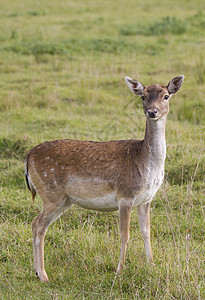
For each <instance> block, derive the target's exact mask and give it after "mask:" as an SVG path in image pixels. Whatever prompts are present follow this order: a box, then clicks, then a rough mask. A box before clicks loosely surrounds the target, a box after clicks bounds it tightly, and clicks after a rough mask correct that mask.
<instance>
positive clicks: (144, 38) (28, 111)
mask: <svg viewBox="0 0 205 300" xmlns="http://www.w3.org/2000/svg"><path fill="white" fill-rule="evenodd" d="M204 11H205V3H204V1H202V0H196V1H186V0H181V1H176V0H173V1H171V2H167V1H163V0H152V1H151V0H145V1H138V2H136V1H134V0H129V1H122V0H119V1H108V0H104V1H97V2H96V1H94V0H87V1H81V0H79V1H60V2H59V1H48V0H43V1H34V2H32V3H31V1H28V0H23V1H22V2H19V1H10V0H7V1H1V12H0V17H1V22H0V29H1V30H0V68H1V80H0V128H1V131H0V167H1V172H0V233H1V234H0V297H1V299H74V298H77V299H204V298H205V295H204V290H205V286H204V282H205V278H204V266H203V261H204V251H205V249H204V229H205V228H204V198H205V176H204V170H205V113H204V111H205V100H204V94H205V86H204V82H205V63H204V59H205V56H204V43H205V38H204V37H205V14H204ZM180 74H184V75H185V77H186V78H185V82H184V84H183V86H182V88H181V90H180V92H179V93H178V94H177V95H176V96H174V97H173V98H172V99H171V103H170V113H169V116H168V121H167V128H166V135H167V159H166V169H165V174H166V176H165V181H164V185H163V187H162V188H161V190H160V192H158V194H157V196H156V197H155V200H154V201H153V202H152V211H151V241H152V248H153V253H154V262H155V264H154V266H152V267H149V266H148V265H147V264H146V259H145V254H144V246H143V241H142V237H141V234H140V231H139V226H138V220H137V214H136V212H135V211H134V212H133V214H132V219H131V230H130V236H131V237H130V241H129V245H128V250H127V260H126V268H125V272H124V274H123V275H122V276H120V277H116V274H115V270H116V267H117V263H118V258H119V248H120V237H119V221H118V213H117V212H116V213H108V214H107V213H98V212H93V211H88V210H82V209H79V208H77V207H75V208H72V209H70V210H69V211H68V212H66V214H64V215H63V216H62V217H61V219H59V220H57V221H56V222H55V223H54V224H53V225H51V226H50V228H49V230H48V232H47V235H46V242H45V265H46V271H47V273H48V276H49V278H50V282H49V283H47V284H45V283H41V282H39V280H38V279H37V278H36V276H35V272H34V270H33V249H32V234H31V222H32V219H33V218H34V217H35V216H36V215H37V214H39V212H40V211H41V208H42V203H41V199H40V197H39V196H38V197H37V199H36V202H35V204H32V202H31V195H30V192H29V191H28V190H27V187H26V183H25V179H24V159H25V157H26V154H27V152H28V150H29V149H30V148H32V147H33V146H34V145H36V144H38V143H40V142H43V141H45V140H53V139H59V138H71V139H82V140H98V141H102V140H111V139H130V138H138V139H142V138H143V135H144V128H145V117H144V115H143V112H142V106H141V103H140V100H139V99H137V97H136V98H135V97H133V96H132V95H131V93H130V92H129V90H128V88H127V87H126V85H125V82H124V80H123V77H124V76H130V77H133V78H136V79H138V80H140V81H141V82H143V83H144V84H145V85H147V84H151V83H155V82H157V83H161V84H167V83H168V81H169V80H170V79H172V78H173V77H174V76H177V75H180Z"/></svg>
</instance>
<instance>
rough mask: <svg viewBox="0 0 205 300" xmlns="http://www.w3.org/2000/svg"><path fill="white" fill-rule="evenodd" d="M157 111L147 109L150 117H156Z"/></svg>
mask: <svg viewBox="0 0 205 300" xmlns="http://www.w3.org/2000/svg"><path fill="white" fill-rule="evenodd" d="M157 113H158V111H157V109H148V111H147V115H148V117H149V118H156V116H157Z"/></svg>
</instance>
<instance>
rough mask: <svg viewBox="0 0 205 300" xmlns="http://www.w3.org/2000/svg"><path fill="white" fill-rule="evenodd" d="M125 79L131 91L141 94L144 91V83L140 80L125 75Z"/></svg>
mask: <svg viewBox="0 0 205 300" xmlns="http://www.w3.org/2000/svg"><path fill="white" fill-rule="evenodd" d="M125 81H126V83H127V85H128V88H129V89H130V91H131V92H133V94H135V95H139V96H141V95H142V93H143V91H144V88H145V87H144V85H143V84H141V82H139V81H138V80H135V79H132V78H130V77H125Z"/></svg>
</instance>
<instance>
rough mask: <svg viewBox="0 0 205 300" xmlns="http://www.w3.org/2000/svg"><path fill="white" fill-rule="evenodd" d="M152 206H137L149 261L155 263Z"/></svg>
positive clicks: (148, 204) (147, 204)
mask: <svg viewBox="0 0 205 300" xmlns="http://www.w3.org/2000/svg"><path fill="white" fill-rule="evenodd" d="M150 205H151V202H149V203H146V204H140V205H139V206H137V213H138V219H139V224H140V229H141V233H142V237H143V241H144V246H145V253H146V257H147V261H153V256H152V249H151V243H150Z"/></svg>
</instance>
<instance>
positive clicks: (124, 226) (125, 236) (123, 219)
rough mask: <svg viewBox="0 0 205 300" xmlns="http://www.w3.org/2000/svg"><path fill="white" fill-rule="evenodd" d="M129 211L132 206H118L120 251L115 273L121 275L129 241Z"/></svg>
mask: <svg viewBox="0 0 205 300" xmlns="http://www.w3.org/2000/svg"><path fill="white" fill-rule="evenodd" d="M131 211H132V205H126V204H120V208H119V216H120V235H121V249H120V261H119V264H118V267H117V273H121V272H122V271H123V268H124V265H125V254H126V249H127V243H128V240H129V229H130V216H131Z"/></svg>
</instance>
